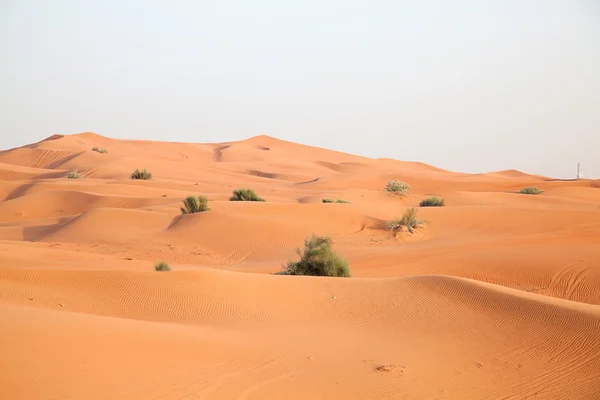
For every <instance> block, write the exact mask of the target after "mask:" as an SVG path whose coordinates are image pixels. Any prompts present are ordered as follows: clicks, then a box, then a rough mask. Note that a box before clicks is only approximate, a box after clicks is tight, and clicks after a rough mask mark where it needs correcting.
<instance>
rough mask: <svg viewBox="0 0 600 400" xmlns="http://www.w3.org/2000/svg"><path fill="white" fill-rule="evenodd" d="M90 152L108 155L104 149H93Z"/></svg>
mask: <svg viewBox="0 0 600 400" xmlns="http://www.w3.org/2000/svg"><path fill="white" fill-rule="evenodd" d="M92 151H95V152H97V153H101V154H106V153H108V150H106V149H99V148H98V147H94V148H93V149H92Z"/></svg>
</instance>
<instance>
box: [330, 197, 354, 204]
mask: <svg viewBox="0 0 600 400" xmlns="http://www.w3.org/2000/svg"><path fill="white" fill-rule="evenodd" d="M323 203H344V204H352V203H351V202H349V201H348V200H344V199H337V200H333V199H330V198H325V199H323Z"/></svg>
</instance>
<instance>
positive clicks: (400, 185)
mask: <svg viewBox="0 0 600 400" xmlns="http://www.w3.org/2000/svg"><path fill="white" fill-rule="evenodd" d="M410 189H411V187H410V185H409V184H408V183H406V182H402V181H399V180H396V179H394V180H391V181H389V182H388V183H387V185H386V186H385V191H386V192H392V193H400V194H403V195H407V194H409V193H410Z"/></svg>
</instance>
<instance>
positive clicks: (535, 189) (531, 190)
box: [519, 186, 542, 194]
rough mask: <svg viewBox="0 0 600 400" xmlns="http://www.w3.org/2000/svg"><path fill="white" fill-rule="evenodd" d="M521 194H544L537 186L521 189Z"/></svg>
mask: <svg viewBox="0 0 600 400" xmlns="http://www.w3.org/2000/svg"><path fill="white" fill-rule="evenodd" d="M519 193H521V194H540V193H542V190H541V189H540V188H538V187H535V186H529V187H526V188H523V189H521V190H520V191H519Z"/></svg>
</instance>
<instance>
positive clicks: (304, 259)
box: [277, 234, 350, 277]
mask: <svg viewBox="0 0 600 400" xmlns="http://www.w3.org/2000/svg"><path fill="white" fill-rule="evenodd" d="M331 246H332V241H331V238H329V237H327V236H316V235H314V234H313V235H312V236H311V237H310V238H308V239H306V240H305V241H304V251H301V250H300V249H296V252H297V253H298V255H299V256H300V261H290V262H289V263H287V264H286V265H285V266H284V269H283V271H280V272H278V273H277V274H278V275H311V276H336V277H350V267H349V266H348V262H347V261H346V260H344V259H343V258H341V257H339V256H338V255H337V254H335V252H334V251H333V249H332V248H331Z"/></svg>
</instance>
